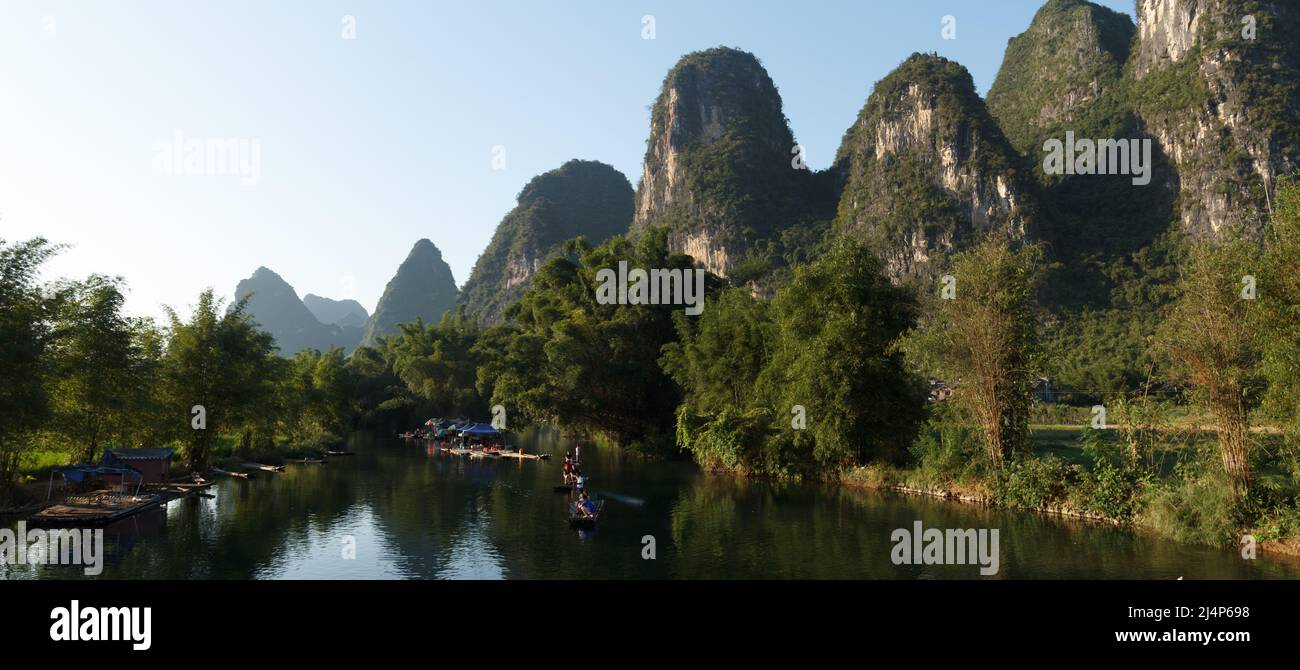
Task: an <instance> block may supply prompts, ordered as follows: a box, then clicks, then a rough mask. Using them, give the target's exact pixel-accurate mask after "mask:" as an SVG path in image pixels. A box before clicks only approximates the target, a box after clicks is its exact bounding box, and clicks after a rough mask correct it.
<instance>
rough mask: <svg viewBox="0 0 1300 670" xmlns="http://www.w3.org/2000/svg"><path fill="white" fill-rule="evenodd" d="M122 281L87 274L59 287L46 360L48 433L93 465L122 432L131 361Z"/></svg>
mask: <svg viewBox="0 0 1300 670" xmlns="http://www.w3.org/2000/svg"><path fill="white" fill-rule="evenodd" d="M121 284H122V280H121V279H120V278H115V277H104V276H101V275H92V276H90V277H89V278H87V279H85V280H84V281H79V282H64V283H63V284H62V285H61V286H59V288H58V290H59V292H60V293H61V294H62V299H61V300H60V305H59V310H58V312H57V313H56V317H55V323H54V335H55V337H54V338H53V342H54V344H53V346H52V347H51V348H50V351H49V355H50V356H51V357H52V359H53V361H52V364H53V365H54V366H55V367H56V373H55V379H56V381H55V382H54V384H53V389H52V394H51V395H52V398H53V399H54V416H53V420H52V421H51V422H50V429H51V430H52V432H54V433H55V434H57V435H59V436H61V438H62V440H63V441H64V442H65V443H66V444H71V445H76V447H75V453H76V455H77V457H78V458H79V459H80V460H81V461H83V462H87V463H90V462H94V461H95V459H96V458H97V457H98V455H99V450H100V447H101V446H103V444H104V443H105V442H107V441H112V440H114V439H116V438H120V437H121V436H122V435H123V434H125V433H127V432H128V425H129V422H130V414H131V413H132V412H133V411H135V409H136V407H134V406H133V401H136V400H139V397H138V396H137V395H136V394H135V393H133V391H134V390H135V389H134V376H135V375H136V374H137V373H138V372H139V370H138V369H137V367H136V365H135V364H136V362H137V360H138V359H139V357H140V353H139V352H137V351H136V349H135V347H136V344H137V343H136V340H135V332H134V327H133V324H132V320H131V319H129V318H127V317H126V316H125V315H124V314H123V313H122V305H123V303H124V302H125V296H123V295H122V291H121V288H120V287H121Z"/></svg>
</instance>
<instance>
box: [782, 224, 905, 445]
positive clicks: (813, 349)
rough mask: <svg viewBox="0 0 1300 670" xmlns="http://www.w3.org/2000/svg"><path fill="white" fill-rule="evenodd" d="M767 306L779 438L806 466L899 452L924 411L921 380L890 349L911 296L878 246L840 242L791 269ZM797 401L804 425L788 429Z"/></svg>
mask: <svg viewBox="0 0 1300 670" xmlns="http://www.w3.org/2000/svg"><path fill="white" fill-rule="evenodd" d="M770 312H771V314H772V315H773V319H774V321H775V331H776V337H775V340H774V342H773V343H772V346H771V348H772V357H771V360H770V362H769V363H768V365H767V366H766V367H765V369H764V370H763V374H762V375H761V377H760V380H759V385H760V387H761V391H760V392H761V393H762V394H763V395H764V398H765V403H766V404H767V405H768V406H769V407H771V408H772V411H773V412H774V414H775V420H776V428H777V429H778V431H779V432H778V435H777V437H776V438H775V439H776V440H777V442H776V445H781V448H782V449H788V450H792V452H793V455H794V458H795V459H797V461H798V467H800V468H801V469H805V470H806V469H808V468H818V469H821V470H823V471H836V470H838V469H840V468H843V467H847V466H853V465H860V464H863V463H867V462H870V461H899V460H901V459H902V458H903V457H904V455H905V454H906V452H907V447H908V446H909V445H910V444H911V442H912V440H913V438H914V437H915V436H916V431H917V428H918V426H919V424H920V421H921V419H922V416H923V413H924V406H923V402H924V401H923V398H924V395H923V393H922V391H921V388H920V386H919V385H918V384H917V382H916V380H915V378H914V377H913V376H912V375H911V374H910V373H909V372H908V371H907V369H906V366H905V361H904V357H903V355H902V353H901V352H900V351H898V350H897V348H896V343H897V340H898V338H899V337H900V336H901V335H902V334H903V333H904V332H906V331H907V330H908V329H909V328H911V327H912V326H913V325H914V324H915V319H916V300H915V298H914V297H913V295H912V293H911V291H910V290H908V289H906V288H904V287H901V286H895V285H893V284H891V283H890V282H889V280H888V279H887V278H886V277H885V275H884V272H883V265H882V263H881V261H880V258H879V255H878V254H877V253H876V252H875V250H874V249H872V248H871V247H869V246H868V245H866V244H864V243H862V242H861V241H858V240H855V239H852V238H841V239H839V240H837V241H836V242H835V243H833V244H832V246H831V248H830V249H829V250H828V251H827V252H826V254H825V255H823V256H822V257H821V258H819V259H818V260H817V261H816V262H814V263H812V264H811V265H806V266H801V267H798V268H796V270H795V272H794V278H793V281H792V282H791V283H790V285H789V286H787V287H785V288H784V289H782V290H781V291H779V292H778V293H777V295H776V297H775V298H774V299H773V302H772V305H771V307H770ZM796 405H797V406H801V407H803V408H804V411H805V412H806V421H807V424H806V425H807V428H806V430H792V424H791V419H792V410H793V408H794V407H795V406H796ZM774 450H775V445H774ZM778 451H779V450H778Z"/></svg>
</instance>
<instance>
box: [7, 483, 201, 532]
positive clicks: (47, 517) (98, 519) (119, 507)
mask: <svg viewBox="0 0 1300 670" xmlns="http://www.w3.org/2000/svg"><path fill="white" fill-rule="evenodd" d="M179 497H181V495H180V494H166V493H161V494H160V493H142V494H138V495H130V494H119V493H113V492H110V491H96V492H94V493H88V494H85V495H76V496H68V497H67V498H66V499H64V501H63V502H62V503H60V504H57V505H51V506H49V507H46V508H45V509H43V510H41V511H40V512H37V513H36V514H34V515H32V517H31V518H29V519H28V520H27V523H28V524H29V525H32V526H103V525H107V524H110V523H113V522H114V521H117V520H119V519H125V518H126V517H128V516H131V515H133V514H139V513H140V512H143V511H145V510H150V509H153V508H155V507H158V506H159V505H162V504H163V503H165V502H168V501H170V500H175V499H176V498H179Z"/></svg>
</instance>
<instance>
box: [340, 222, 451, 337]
mask: <svg viewBox="0 0 1300 670" xmlns="http://www.w3.org/2000/svg"><path fill="white" fill-rule="evenodd" d="M457 295H458V291H457V289H456V281H455V279H453V278H452V275H451V268H450V267H448V266H447V262H446V261H444V260H443V259H442V252H441V251H439V250H438V247H435V246H433V242H430V241H429V240H420V241H419V242H416V243H415V246H414V247H412V248H411V253H410V254H408V255H407V256H406V260H404V261H402V264H401V265H400V266H398V268H397V273H396V274H394V275H393V278H392V279H391V280H389V282H388V285H387V286H385V287H384V293H383V295H382V296H380V298H379V303H378V304H376V305H375V312H374V314H371V315H370V319H369V320H368V321H366V328H365V333H364V336H363V337H362V339H361V344H362V345H365V346H375V345H377V344H378V341H379V338H381V337H386V336H388V335H392V334H394V333H396V332H397V331H398V328H397V325H398V324H399V323H414V322H415V321H416V319H422V320H423V321H424V323H425V324H434V323H438V322H439V321H441V320H442V315H443V314H445V313H446V312H447V310H449V309H451V308H452V307H454V306H455V304H456V299H457Z"/></svg>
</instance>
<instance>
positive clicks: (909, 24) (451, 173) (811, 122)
mask: <svg viewBox="0 0 1300 670" xmlns="http://www.w3.org/2000/svg"><path fill="white" fill-rule="evenodd" d="M1041 4H1042V3H1041V2H1037V1H1035V0H996V1H995V0H987V1H980V2H977V1H966V2H961V1H957V0H943V1H930V0H907V1H905V2H883V1H880V2H873V1H870V0H855V1H851V2H817V1H807V0H801V1H786V2H755V1H752V0H747V1H739V0H738V1H734V2H731V1H729V2H721V1H710V0H689V1H681V2H678V1H671V2H670V1H660V0H637V1H628V2H624V1H620V0H603V1H594V0H593V1H588V2H568V1H564V2H560V1H550V0H548V1H538V2H527V3H525V2H509V3H506V2H486V1H483V0H472V1H469V2H457V3H446V2H437V1H433V0H426V1H418V2H417V1H412V2H405V1H398V0H386V1H377V0H376V1H369V2H367V1H361V0H351V1H348V2H336V1H333V0H300V1H298V0H275V1H273V2H269V1H266V0H256V1H251V2H216V1H213V2H198V1H192V0H163V1H158V2H154V1H145V0H120V1H116V2H102V1H99V0H86V1H84V2H37V1H31V2H24V1H22V0H3V3H0V238H4V239H6V240H10V241H12V240H17V239H24V238H28V237H31V236H34V235H43V236H45V237H48V238H50V239H51V240H53V241H56V242H62V243H66V244H68V245H70V248H69V249H68V250H66V251H65V252H64V253H62V254H61V255H60V256H59V257H58V258H57V259H56V260H55V261H53V262H52V263H50V265H49V266H48V268H47V272H46V277H47V278H54V277H58V276H71V277H82V276H85V275H87V274H89V273H92V272H99V273H106V274H116V275H122V276H123V277H125V278H126V280H127V283H128V286H129V289H130V292H129V301H128V309H129V311H131V312H132V313H135V314H141V315H155V316H156V315H159V314H160V313H161V309H160V307H161V305H162V304H169V305H172V306H174V307H177V308H178V309H180V310H181V312H182V313H186V312H188V305H190V304H192V303H193V302H194V300H195V297H196V296H197V295H198V293H199V291H200V290H202V289H203V288H204V287H207V286H211V287H214V288H215V289H216V290H217V293H218V295H222V296H227V297H229V296H231V294H232V293H233V291H234V287H235V284H236V283H237V282H238V281H239V280H240V279H242V278H244V277H247V276H248V275H250V274H252V272H253V270H255V269H256V268H257V267H258V266H261V265H265V266H267V267H269V268H271V269H273V270H275V271H276V272H278V273H279V274H280V275H281V276H283V277H284V278H285V279H286V280H287V281H288V282H289V283H290V284H292V285H293V286H294V287H295V288H296V289H297V290H298V294H299V296H302V295H305V294H307V293H316V294H318V295H324V296H328V297H333V298H355V299H357V300H359V301H360V302H361V303H362V304H363V305H365V307H366V309H368V310H371V309H373V308H374V305H375V302H376V301H377V300H378V298H379V295H380V293H381V292H382V291H383V288H384V285H385V283H387V281H388V280H389V279H390V278H391V276H392V274H393V272H394V271H395V270H396V268H397V265H398V264H399V263H400V262H401V261H402V259H403V258H405V256H406V254H407V252H408V251H409V250H410V248H411V246H412V245H413V244H414V243H415V241H416V240H417V239H419V238H422V237H427V238H429V239H430V240H432V241H433V242H434V244H436V245H437V246H438V248H439V249H441V250H442V252H443V256H444V258H445V259H446V260H447V262H448V263H449V264H450V265H451V269H452V272H453V273H454V274H455V277H456V281H457V283H458V284H463V283H464V282H465V280H466V279H467V278H468V275H469V271H470V268H471V267H473V264H474V261H475V259H476V258H477V257H478V255H479V253H480V252H481V251H482V250H483V248H484V247H485V246H486V245H487V242H488V240H489V239H490V238H491V235H492V231H493V229H494V228H495V226H496V224H497V222H498V221H500V219H501V217H502V215H504V214H505V213H506V212H507V211H509V210H510V208H511V207H513V206H514V197H515V195H516V194H517V193H518V192H519V190H520V188H522V187H523V185H524V184H525V183H526V182H527V181H528V180H529V179H530V178H531V177H533V176H534V175H536V174H539V173H541V172H544V171H546V170H549V169H552V168H554V167H557V166H559V165H560V164H561V163H563V162H564V161H566V160H568V159H570V158H583V159H595V160H600V161H604V162H607V163H610V164H612V165H614V167H616V168H618V169H619V170H621V171H622V172H623V173H624V174H625V175H627V177H628V180H629V181H630V182H631V183H632V185H633V186H634V187H635V186H636V183H637V181H638V179H639V178H640V171H641V158H642V155H643V153H644V150H645V140H646V135H647V133H648V130H649V105H650V103H651V102H652V101H653V100H654V97H655V95H656V93H657V92H658V89H659V86H660V84H661V83H662V81H663V77H664V74H665V73H666V72H667V71H668V69H669V68H670V67H672V65H673V63H674V62H675V61H676V60H677V59H678V58H679V57H680V56H681V55H683V54H685V53H687V52H690V51H694V50H698V49H703V48H708V47H711V46H717V45H726V46H734V47H739V48H742V49H745V50H748V51H751V52H753V53H754V54H756V55H757V56H758V57H759V58H760V59H761V60H762V61H763V64H764V65H765V66H766V67H767V70H768V72H769V73H770V74H771V76H772V79H773V80H774V81H775V82H776V85H777V86H778V87H779V88H780V90H781V95H782V97H783V99H784V101H785V112H786V116H788V117H789V118H790V121H791V125H792V126H793V129H794V133H795V137H796V139H797V140H798V141H799V142H800V143H801V144H802V145H804V147H805V149H806V151H807V158H808V162H809V163H810V164H811V165H812V167H814V168H824V167H826V166H827V165H828V164H829V162H830V160H831V158H832V157H833V156H834V153H835V149H836V147H837V146H838V145H839V142H840V138H841V136H842V135H843V133H844V131H845V129H846V128H847V127H848V126H849V125H850V124H851V123H852V122H853V120H854V118H855V116H856V115H857V112H858V110H859V109H860V108H861V107H862V104H863V103H864V102H865V101H866V98H867V95H868V94H869V93H870V90H871V87H872V85H873V84H874V83H875V82H876V81H877V80H879V79H880V78H881V77H883V76H884V75H886V74H887V73H888V72H889V71H890V70H891V69H893V68H894V67H895V66H897V65H898V64H899V63H900V62H901V61H902V60H903V59H904V58H906V57H907V56H908V55H909V54H911V53H912V52H915V51H934V52H938V53H939V54H940V55H943V56H946V57H949V58H952V59H955V60H957V61H959V62H960V63H962V64H963V65H965V66H966V67H967V68H968V69H969V70H970V71H971V74H972V76H973V77H974V79H975V83H976V86H977V87H978V88H979V90H980V92H981V93H984V92H986V91H987V90H988V87H989V84H990V83H992V80H993V77H994V76H995V75H996V73H997V68H998V66H999V64H1000V63H1001V60H1002V53H1003V50H1004V48H1005V46H1006V41H1007V39H1008V38H1010V37H1012V36H1014V35H1016V34H1018V33H1020V32H1022V31H1023V30H1024V29H1025V28H1026V27H1027V26H1028V24H1029V21H1030V19H1031V18H1032V16H1033V13H1034V12H1035V11H1036V9H1037V8H1038V7H1039V6H1040V5H1041ZM1102 4H1105V5H1107V6H1110V7H1112V8H1115V9H1119V10H1121V11H1125V12H1127V13H1129V14H1130V15H1131V14H1132V7H1133V2H1132V0H1105V1H1103V2H1102ZM647 15H651V16H653V17H654V39H643V37H642V35H643V32H644V25H645V24H644V22H643V17H645V16H647ZM947 15H951V16H953V17H955V18H956V28H957V33H956V35H957V38H956V39H955V40H945V39H943V38H942V35H941V29H942V27H943V26H942V21H943V18H944V17H945V16H947ZM345 16H352V17H354V19H355V22H354V24H352V25H354V26H355V39H345V38H344V31H345V29H346V28H347V26H345V25H344V24H345V19H344V17H345ZM178 133H179V134H180V138H181V139H182V142H181V146H182V147H184V146H185V145H184V140H200V141H205V142H206V141H207V140H244V145H245V146H246V147H247V148H248V151H249V153H247V154H244V156H245V158H246V159H247V160H248V161H249V162H247V163H245V165H246V166H247V167H248V168H251V167H252V166H254V165H256V166H257V167H258V168H259V169H258V170H257V173H256V179H253V176H254V174H253V172H252V171H251V170H248V169H246V170H245V171H244V172H242V173H241V174H243V175H244V176H243V177H241V176H239V174H212V173H211V172H212V170H211V168H209V167H206V164H205V165H204V166H199V167H194V166H188V167H187V166H186V164H185V162H184V161H180V162H178V163H177V164H176V165H175V166H168V165H167V164H166V163H165V162H163V158H162V157H163V156H164V155H169V156H170V155H175V154H173V153H170V152H169V151H168V146H169V145H168V143H173V142H174V140H175V138H176V137H177V134H178ZM205 146H206V144H205ZM254 147H256V148H257V149H258V150H259V151H258V153H256V154H254V153H253V152H252V150H253V148H254ZM494 150H496V151H497V153H495V154H494ZM501 150H504V151H503V153H502V151H501ZM494 157H496V158H499V159H504V169H494V165H493V158H494ZM213 165H214V166H216V165H217V164H215V163H214V164H213ZM169 170H171V172H170V173H169ZM218 171H219V170H218ZM194 172H197V174H196V173H194Z"/></svg>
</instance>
